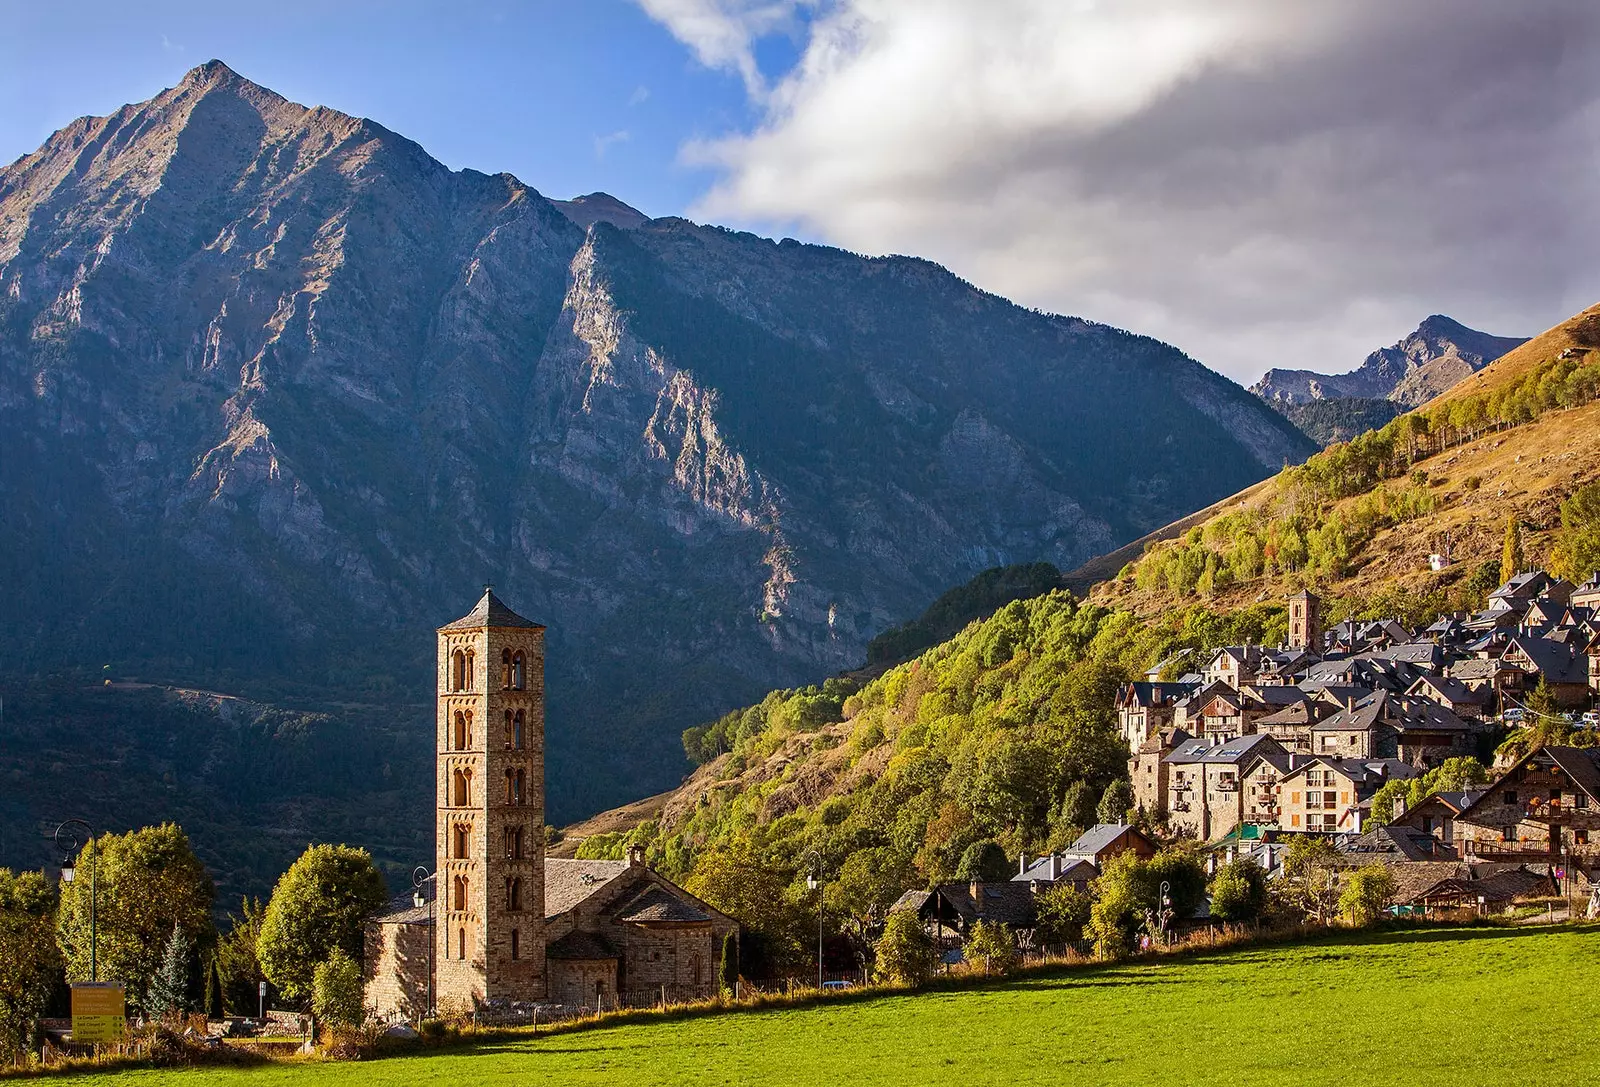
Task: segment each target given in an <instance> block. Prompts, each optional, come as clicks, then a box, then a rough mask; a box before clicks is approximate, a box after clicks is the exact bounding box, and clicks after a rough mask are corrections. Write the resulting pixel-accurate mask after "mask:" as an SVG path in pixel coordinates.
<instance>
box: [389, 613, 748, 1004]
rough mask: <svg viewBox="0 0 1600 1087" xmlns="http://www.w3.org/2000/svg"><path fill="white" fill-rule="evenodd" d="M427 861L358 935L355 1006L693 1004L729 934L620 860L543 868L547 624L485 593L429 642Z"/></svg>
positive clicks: (682, 895)
mask: <svg viewBox="0 0 1600 1087" xmlns="http://www.w3.org/2000/svg"><path fill="white" fill-rule="evenodd" d="M437 684H438V697H437V714H436V720H435V725H434V751H435V758H434V765H435V774H434V796H433V808H434V838H435V850H434V865H433V874H432V875H431V876H430V877H429V878H427V879H426V880H424V881H423V882H422V885H421V887H420V889H419V890H418V892H417V894H416V895H415V896H413V895H412V894H411V893H410V892H409V891H408V892H407V893H406V894H405V895H404V896H401V897H399V898H397V899H396V900H395V901H394V902H393V903H392V905H391V907H390V908H389V910H388V911H387V912H385V913H384V914H382V915H381V916H379V917H376V918H374V919H373V921H372V922H371V923H370V924H369V925H368V926H367V934H366V944H367V946H366V955H365V962H366V966H367V971H368V978H369V981H368V987H367V1003H368V1004H369V1005H370V1006H372V1007H375V1008H376V1009H377V1011H378V1013H379V1014H380V1015H382V1016H385V1017H392V1018H406V1019H416V1018H420V1017H421V1016H423V1015H425V1014H427V1012H428V1011H429V1010H430V1008H437V1007H439V1006H441V1005H443V1004H452V1005H454V1006H457V1007H475V1006H478V1005H481V1004H484V1003H495V1004H501V1003H516V1004H522V1003H540V1004H561V1005H566V1006H569V1007H591V1008H592V1007H596V1006H600V1007H611V1006H614V1005H616V1004H619V1003H651V1002H654V1000H655V999H657V998H659V996H661V995H662V994H663V993H664V994H665V995H667V996H668V997H669V998H682V997H685V996H697V995H705V994H707V993H709V992H710V991H711V990H712V988H713V987H714V986H715V984H716V980H717V979H716V971H717V967H718V964H719V962H720V958H721V948H722V942H723V939H724V937H726V936H727V935H728V934H730V933H736V932H737V931H738V925H737V923H736V922H735V921H734V920H733V919H732V918H730V917H728V916H726V915H725V914H722V913H719V912H717V911H716V910H715V909H713V908H712V907H711V906H709V905H708V904H706V903H705V902H702V901H700V900H699V899H697V898H695V897H694V896H693V895H691V894H689V893H688V892H687V891H685V890H683V889H682V888H680V887H677V886H675V885H674V884H672V883H671V882H669V881H668V880H666V879H664V878H663V877H661V876H660V875H658V874H656V873H655V872H653V871H651V870H650V868H649V867H648V866H646V864H645V863H644V855H643V851H642V850H637V849H636V850H633V851H632V852H631V853H630V855H629V856H628V858H627V859H626V860H620V861H585V860H561V859H556V858H547V857H546V856H545V849H544V627H542V626H540V625H539V624H538V623H534V622H531V621H530V620H527V619H524V618H523V617H522V616H520V615H518V614H517V613H516V612H514V611H512V610H511V609H510V608H508V607H506V605H505V604H504V603H502V602H501V601H500V599H499V598H498V597H496V596H495V595H494V593H493V591H491V590H489V589H485V590H484V593H483V597H482V598H481V599H480V600H479V601H478V603H477V606H476V607H474V608H473V609H472V610H471V611H470V612H468V613H467V614H466V615H464V616H463V617H461V618H460V619H457V620H456V621H455V622H453V623H449V624H447V625H445V626H443V627H441V628H439V632H438V661H437Z"/></svg>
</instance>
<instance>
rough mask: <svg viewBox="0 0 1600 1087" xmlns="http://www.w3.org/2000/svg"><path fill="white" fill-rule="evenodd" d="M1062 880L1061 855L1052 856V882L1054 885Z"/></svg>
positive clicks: (1053, 854) (1054, 854)
mask: <svg viewBox="0 0 1600 1087" xmlns="http://www.w3.org/2000/svg"><path fill="white" fill-rule="evenodd" d="M1060 878H1061V854H1059V853H1052V854H1050V882H1051V883H1054V882H1055V881H1056V880H1058V879H1060Z"/></svg>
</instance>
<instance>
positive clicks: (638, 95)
mask: <svg viewBox="0 0 1600 1087" xmlns="http://www.w3.org/2000/svg"><path fill="white" fill-rule="evenodd" d="M649 100H650V88H649V87H646V86H645V85H644V84H643V83H641V84H639V85H638V86H637V87H635V88H633V93H632V94H630V95H628V105H630V106H642V105H644V104H645V103H646V102H648V101H649Z"/></svg>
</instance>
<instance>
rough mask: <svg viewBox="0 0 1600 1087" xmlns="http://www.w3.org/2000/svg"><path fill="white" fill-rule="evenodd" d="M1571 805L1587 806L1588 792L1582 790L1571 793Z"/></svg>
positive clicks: (1575, 806) (1577, 806)
mask: <svg viewBox="0 0 1600 1087" xmlns="http://www.w3.org/2000/svg"><path fill="white" fill-rule="evenodd" d="M1572 806H1573V807H1574V808H1587V807H1588V806H1589V794H1588V793H1582V792H1579V793H1573V794H1572Z"/></svg>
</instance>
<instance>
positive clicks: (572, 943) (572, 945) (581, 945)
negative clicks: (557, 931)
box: [544, 930, 622, 959]
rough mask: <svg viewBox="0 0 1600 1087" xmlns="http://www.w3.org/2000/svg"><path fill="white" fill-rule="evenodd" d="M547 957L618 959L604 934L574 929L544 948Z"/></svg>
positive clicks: (618, 956)
mask: <svg viewBox="0 0 1600 1087" xmlns="http://www.w3.org/2000/svg"><path fill="white" fill-rule="evenodd" d="M544 953H545V957H546V958H549V959H618V958H621V957H622V956H620V955H619V954H617V949H616V948H614V947H612V946H611V942H610V941H609V940H607V939H606V938H605V937H604V936H601V935H600V934H599V933H595V932H579V931H577V930H574V931H572V932H569V933H567V934H566V935H565V936H563V937H561V939H559V940H557V941H556V942H555V943H553V944H551V945H550V946H548V947H546V948H545V951H544Z"/></svg>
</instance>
